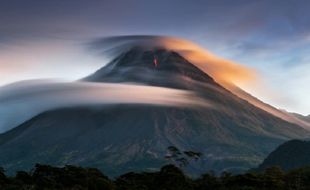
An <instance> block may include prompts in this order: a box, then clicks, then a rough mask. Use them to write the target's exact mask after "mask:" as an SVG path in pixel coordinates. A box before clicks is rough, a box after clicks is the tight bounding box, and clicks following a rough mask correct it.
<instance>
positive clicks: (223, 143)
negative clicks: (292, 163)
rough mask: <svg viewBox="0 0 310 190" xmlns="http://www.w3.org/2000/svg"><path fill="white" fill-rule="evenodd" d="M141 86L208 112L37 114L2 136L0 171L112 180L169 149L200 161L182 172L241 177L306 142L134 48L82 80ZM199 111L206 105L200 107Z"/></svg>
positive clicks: (165, 56)
mask: <svg viewBox="0 0 310 190" xmlns="http://www.w3.org/2000/svg"><path fill="white" fill-rule="evenodd" d="M82 80H84V81H91V82H109V83H143V84H147V85H151V86H161V87H169V88H175V89H184V90H189V91H193V92H195V93H196V94H198V95H199V96H200V97H202V98H203V99H204V100H205V101H206V102H209V103H210V105H211V106H208V107H203V106H202V107H187V108H184V107H168V106H164V107H163V106H150V105H136V104H128V105H124V104H122V105H120V104H119V105H110V106H100V105H98V106H95V107H94V106H85V107H74V108H64V109H57V110H52V111H48V112H45V113H42V114H40V115H38V116H36V117H34V118H32V119H31V120H29V121H27V122H25V123H24V124H22V125H20V126H18V127H16V128H14V129H13V130H11V131H8V132H6V133H4V134H1V135H0V165H1V166H3V167H4V168H5V169H6V170H7V171H9V172H13V171H16V170H21V169H23V170H29V169H31V168H32V167H33V165H34V164H35V163H44V164H51V165H56V166H62V165H66V164H74V165H82V166H91V167H97V168H100V169H101V170H103V171H104V172H105V173H107V174H109V175H113V176H114V175H118V174H120V173H124V172H127V171H133V170H134V171H137V170H140V171H141V170H154V169H157V168H160V166H162V165H163V164H165V163H167V162H169V161H168V160H166V159H165V158H164V157H165V155H166V154H167V147H169V146H175V147H177V148H178V149H180V150H193V151H198V152H201V153H203V156H202V157H201V159H200V160H199V161H197V162H195V163H194V164H191V165H189V166H188V167H187V168H186V170H188V171H189V172H192V173H202V172H205V171H207V170H211V169H212V170H215V171H218V172H220V171H223V170H230V171H240V170H246V169H248V168H251V167H255V166H257V165H258V164H259V163H261V162H262V160H263V159H264V158H265V157H266V156H267V155H268V154H269V153H270V152H271V151H272V150H274V149H275V148H276V147H277V146H278V145H279V144H281V143H283V142H285V141H287V140H290V139H295V138H300V139H301V138H306V137H309V132H307V131H306V130H305V129H303V128H301V127H299V126H298V125H295V124H292V123H289V122H286V121H284V120H282V119H280V118H277V117H275V116H273V115H271V114H269V113H267V112H265V111H263V110H261V109H259V108H257V107H255V106H253V105H252V104H250V103H249V102H247V101H245V100H243V99H241V98H238V97H237V96H235V95H234V94H232V93H231V92H230V91H228V90H226V89H225V88H223V87H222V86H221V85H219V84H218V83H216V81H214V80H213V79H212V78H211V77H210V76H209V75H207V74H206V73H204V72H202V71H201V70H199V69H198V68H197V67H196V66H195V65H193V64H191V63H190V62H188V61H187V60H186V59H184V58H183V57H181V56H180V55H179V54H178V53H176V52H173V51H169V50H164V49H153V50H149V49H144V48H139V47H136V48H132V49H130V50H129V51H127V52H124V53H123V54H121V55H120V56H118V57H117V58H116V59H114V60H113V61H112V62H111V63H110V64H108V65H107V66H105V67H103V68H101V69H99V70H98V71H97V72H95V73H94V74H93V75H90V76H88V77H86V78H84V79H82ZM202 103H203V102H202Z"/></svg>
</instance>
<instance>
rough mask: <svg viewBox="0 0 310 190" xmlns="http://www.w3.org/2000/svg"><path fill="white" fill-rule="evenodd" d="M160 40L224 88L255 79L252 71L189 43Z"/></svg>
mask: <svg viewBox="0 0 310 190" xmlns="http://www.w3.org/2000/svg"><path fill="white" fill-rule="evenodd" d="M160 40H162V44H163V45H164V46H165V47H166V48H168V49H171V50H174V51H177V52H178V53H180V54H181V55H182V56H183V57H185V58H186V59H187V60H188V61H189V62H191V63H193V64H195V65H196V66H197V67H199V68H200V69H201V70H203V71H204V72H205V73H207V74H209V75H210V76H212V77H213V78H214V79H215V80H216V81H217V82H219V83H221V84H222V85H224V86H225V84H226V83H233V84H235V85H238V86H239V85H241V86H242V85H244V84H248V83H249V82H253V81H255V80H256V79H257V74H256V72H255V70H254V69H251V68H248V67H246V66H244V65H240V64H238V63H234V62H233V61H230V60H226V59H223V58H220V57H217V56H215V55H213V54H211V53H210V52H208V51H206V50H205V49H204V48H202V47H200V46H198V45H196V44H194V43H192V42H190V41H186V40H183V39H178V38H171V37H164V38H160Z"/></svg>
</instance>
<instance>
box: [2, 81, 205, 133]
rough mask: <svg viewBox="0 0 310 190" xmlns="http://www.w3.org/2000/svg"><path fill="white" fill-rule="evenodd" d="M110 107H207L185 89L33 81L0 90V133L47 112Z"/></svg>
mask: <svg viewBox="0 0 310 190" xmlns="http://www.w3.org/2000/svg"><path fill="white" fill-rule="evenodd" d="M202 102H204V103H203V104H202ZM112 104H149V105H157V106H172V107H194V106H208V105H207V103H205V101H201V99H200V98H199V97H198V96H197V95H196V94H195V93H193V92H190V91H185V90H177V89H170V88H163V87H152V86H145V85H138V84H119V83H118V84H116V83H113V84H112V83H92V82H70V83H69V82H56V81H43V80H35V81H28V82H20V83H15V84H11V85H8V86H5V87H2V88H0V132H4V131H7V130H9V129H11V128H13V127H16V126H17V125H18V124H20V123H22V122H23V121H25V120H27V119H30V118H31V117H33V116H35V115H37V114H39V113H41V112H43V111H47V110H52V109H56V108H63V107H73V106H97V105H102V106H104V105H112Z"/></svg>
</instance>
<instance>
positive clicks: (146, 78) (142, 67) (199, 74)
mask: <svg viewBox="0 0 310 190" xmlns="http://www.w3.org/2000/svg"><path fill="white" fill-rule="evenodd" d="M83 80H85V81H92V82H103V81H105V82H138V83H147V84H152V85H156V86H169V87H175V88H182V87H180V86H183V85H182V83H183V84H184V83H186V81H189V80H191V81H199V82H207V83H212V84H216V83H215V82H214V80H213V79H212V78H211V77H210V76H209V75H208V74H206V73H205V72H203V71H201V70H200V69H199V68H198V67H196V66H195V65H193V64H192V63H190V62H189V61H188V60H186V59H185V58H184V57H182V56H181V55H180V54H179V53H177V52H175V51H171V50H168V49H164V48H160V47H157V48H154V47H153V48H148V47H144V46H135V47H131V48H130V49H129V50H127V51H124V52H123V53H120V54H119V55H118V56H117V57H116V58H115V59H114V60H112V61H111V62H110V63H108V64H107V65H106V66H104V67H102V68H101V69H99V70H97V71H96V72H95V73H94V74H92V75H90V76H88V77H86V78H85V79H83ZM172 83H174V84H172Z"/></svg>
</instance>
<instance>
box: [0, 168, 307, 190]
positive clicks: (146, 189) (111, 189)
mask: <svg viewBox="0 0 310 190" xmlns="http://www.w3.org/2000/svg"><path fill="white" fill-rule="evenodd" d="M0 189H1V190H15V189H16V190H28V189H29V190H30V189H31V190H56V189H57V190H65V189H66V190H84V189H85V190H209V189H210V190H254V189H259V190H264V189H270V190H282V189H283V190H286V189H287V190H292V189H297V190H309V189H310V168H307V167H305V168H300V169H296V170H291V171H288V172H283V171H282V170H281V169H280V168H278V167H272V168H268V169H266V170H265V171H264V172H261V173H252V172H249V173H246V174H240V175H232V174H230V173H222V175H221V176H215V175H213V174H212V172H211V173H208V174H204V175H202V176H201V177H200V178H197V179H192V178H190V177H188V176H186V175H184V174H183V172H182V171H181V170H180V169H179V168H178V167H175V166H174V165H166V166H164V167H162V168H161V170H160V171H158V172H152V173H133V172H130V173H127V174H124V175H122V176H119V177H117V178H116V179H114V180H112V179H109V178H108V177H107V176H105V175H104V174H102V173H101V172H100V171H99V170H97V169H93V168H81V167H75V166H66V167H63V168H57V167H52V166H48V165H39V164H37V165H36V166H35V168H34V169H33V170H32V171H31V172H24V171H20V172H17V174H16V176H15V177H7V176H6V175H4V171H3V170H2V171H1V172H0Z"/></svg>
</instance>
